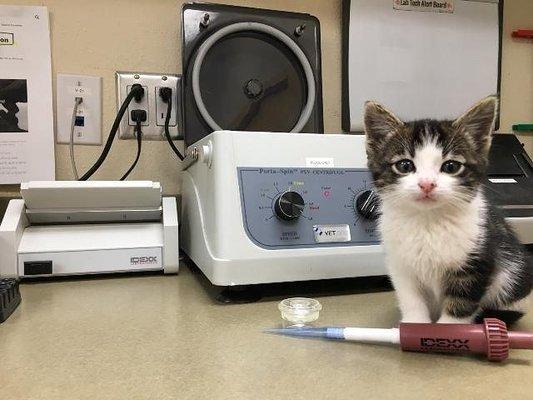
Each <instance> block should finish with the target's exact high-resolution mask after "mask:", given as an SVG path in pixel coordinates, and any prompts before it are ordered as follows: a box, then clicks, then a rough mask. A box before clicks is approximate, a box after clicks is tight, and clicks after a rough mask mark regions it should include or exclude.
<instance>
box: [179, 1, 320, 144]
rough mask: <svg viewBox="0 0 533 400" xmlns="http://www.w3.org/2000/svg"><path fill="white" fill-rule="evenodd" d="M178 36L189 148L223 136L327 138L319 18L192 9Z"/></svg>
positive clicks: (211, 7)
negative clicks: (213, 136) (228, 133)
mask: <svg viewBox="0 0 533 400" xmlns="http://www.w3.org/2000/svg"><path fill="white" fill-rule="evenodd" d="M182 29H183V31H182V40H183V41H182V57H183V58H182V65H183V85H184V86H183V107H184V136H185V144H186V145H191V144H193V143H195V142H196V141H197V140H199V139H201V138H203V137H204V136H206V135H208V134H209V133H211V132H213V131H214V130H221V129H228V130H239V131H261V132H263V131H264V132H290V131H295V132H311V133H322V132H324V124H323V117H322V78H321V57H320V54H321V52H320V23H319V21H318V19H317V18H315V17H314V16H312V15H309V14H303V13H294V12H284V11H274V10H264V9H255V8H246V7H235V6H227V5H218V4H198V3H192V4H185V5H184V6H183V12H182ZM196 74H198V75H196ZM195 77H196V78H195ZM195 79H197V80H196V82H197V85H196V84H195ZM195 88H196V89H195ZM310 88H311V90H310Z"/></svg>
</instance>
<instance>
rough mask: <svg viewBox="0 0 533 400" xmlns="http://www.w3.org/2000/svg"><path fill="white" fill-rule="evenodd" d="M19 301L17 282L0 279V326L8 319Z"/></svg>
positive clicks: (12, 279) (11, 279) (10, 279)
mask: <svg viewBox="0 0 533 400" xmlns="http://www.w3.org/2000/svg"><path fill="white" fill-rule="evenodd" d="M21 300H22V299H21V297H20V291H19V282H18V280H17V279H14V278H4V279H0V324H1V323H2V322H4V321H5V320H6V319H8V318H9V316H10V315H11V314H12V313H13V311H15V309H16V308H17V307H18V305H19V304H20V302H21Z"/></svg>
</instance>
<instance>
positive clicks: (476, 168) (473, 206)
mask: <svg viewBox="0 0 533 400" xmlns="http://www.w3.org/2000/svg"><path fill="white" fill-rule="evenodd" d="M496 110H497V100H496V98H495V97H488V98H486V99H484V100H482V101H481V102H480V103H478V104H477V105H475V106H474V107H473V108H471V109H470V110H469V111H467V112H466V113H465V114H464V115H463V116H461V117H460V118H458V119H456V120H455V121H435V120H421V121H413V122H408V123H404V122H402V121H400V120H399V119H398V118H397V117H395V116H394V115H393V114H392V113H391V112H389V111H387V110H386V109H385V108H384V107H382V106H381V105H379V104H377V103H373V102H368V103H366V105H365V129H366V134H367V155H368V166H369V168H370V170H371V172H372V174H373V177H374V183H375V185H376V188H377V190H378V193H379V194H380V198H381V201H382V216H381V218H380V228H381V234H382V239H383V243H384V246H385V250H386V252H387V264H388V268H389V271H390V275H391V278H392V281H393V284H394V286H395V288H396V292H397V296H398V300H399V304H400V308H401V312H402V320H403V321H409V322H431V321H438V322H471V321H474V320H476V319H479V318H481V317H483V316H487V315H492V316H496V317H500V318H503V319H505V320H507V322H514V320H516V319H518V318H519V317H520V316H521V315H522V313H523V312H524V311H525V307H524V306H525V305H526V303H527V300H528V297H530V296H529V295H530V293H531V289H532V282H533V265H532V264H533V263H532V261H531V260H528V255H527V252H526V251H525V249H524V248H523V247H522V246H521V244H520V243H519V242H518V240H517V239H516V236H515V235H514V233H513V231H512V230H511V228H510V227H509V226H508V225H507V224H506V222H505V220H504V219H503V217H502V216H501V215H500V214H499V212H498V210H496V209H495V208H494V207H493V206H491V204H490V203H489V202H488V200H487V198H486V196H485V194H484V192H483V184H482V182H483V180H484V178H485V173H486V168H487V162H488V151H489V148H490V138H491V133H492V131H493V127H494V120H495V118H496ZM399 160H402V161H399ZM405 160H407V163H408V166H409V167H410V168H413V169H414V170H413V171H409V172H408V173H399V171H398V168H399V167H404V166H405V165H398V164H397V163H398V162H399V163H405V162H406V161H405ZM447 161H448V162H452V163H454V164H453V167H454V168H457V165H461V167H460V168H459V169H458V170H457V173H456V174H451V173H449V171H453V170H454V169H450V170H448V172H446V173H445V172H444V171H445V168H444V166H443V164H444V163H445V162H447ZM457 163H459V164H457ZM411 164H413V166H411ZM450 168H451V167H450ZM402 171H403V170H402ZM428 185H429V186H428ZM423 188H424V189H423Z"/></svg>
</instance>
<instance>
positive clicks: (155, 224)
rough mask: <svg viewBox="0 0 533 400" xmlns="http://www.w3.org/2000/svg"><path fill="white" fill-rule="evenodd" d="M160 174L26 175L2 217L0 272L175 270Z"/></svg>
mask: <svg viewBox="0 0 533 400" xmlns="http://www.w3.org/2000/svg"><path fill="white" fill-rule="evenodd" d="M161 193H162V190H161V185H160V184H159V183H158V182H150V181H131V182H129V181H128V182H126V181H124V182H111V181H94V182H88V181H86V182H70V181H69V182H66V181H64V182H61V181H56V182H52V181H46V182H28V183H22V185H21V195H22V199H15V200H11V201H10V203H9V205H8V208H7V210H6V213H5V215H4V218H3V220H2V224H1V225H0V254H2V257H1V259H0V276H1V277H21V278H25V277H44V276H60V275H84V274H100V273H115V272H134V271H158V270H162V271H164V272H165V273H176V272H177V271H178V266H179V262H178V215H177V208H176V200H175V198H173V197H162V194H161Z"/></svg>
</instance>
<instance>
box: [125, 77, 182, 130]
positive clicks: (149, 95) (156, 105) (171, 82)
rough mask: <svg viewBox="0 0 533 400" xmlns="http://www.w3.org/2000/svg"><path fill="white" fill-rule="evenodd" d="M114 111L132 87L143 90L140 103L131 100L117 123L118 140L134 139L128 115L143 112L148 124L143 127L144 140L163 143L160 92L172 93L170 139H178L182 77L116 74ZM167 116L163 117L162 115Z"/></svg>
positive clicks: (145, 123)
mask: <svg viewBox="0 0 533 400" xmlns="http://www.w3.org/2000/svg"><path fill="white" fill-rule="evenodd" d="M116 78H117V110H118V109H119V108H120V106H121V105H122V102H123V101H124V99H125V98H126V96H127V95H128V93H129V92H130V90H131V87H132V85H133V84H135V83H138V84H140V85H142V86H143V87H144V89H145V96H144V97H143V99H142V100H141V101H140V102H136V101H135V99H133V100H132V101H131V103H130V105H129V107H128V112H127V114H128V115H127V116H126V115H124V118H122V121H121V123H120V129H119V138H120V139H135V135H134V134H133V131H134V127H135V123H134V122H133V121H132V119H131V111H132V110H135V109H141V110H145V111H146V114H147V120H146V121H145V122H143V123H142V132H143V139H144V140H166V139H165V128H164V124H161V116H160V115H161V113H163V112H164V113H166V104H164V103H162V101H161V99H160V98H159V92H158V91H159V88H161V87H169V88H171V89H172V115H171V118H170V124H169V132H170V136H171V137H172V138H173V139H178V137H180V130H181V129H180V127H181V115H182V113H181V75H176V74H155V73H140V72H117V73H116ZM165 116H166V115H165Z"/></svg>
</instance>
